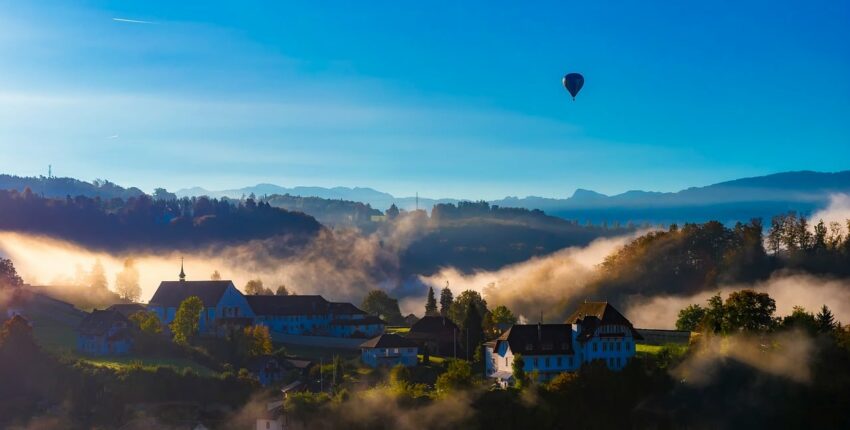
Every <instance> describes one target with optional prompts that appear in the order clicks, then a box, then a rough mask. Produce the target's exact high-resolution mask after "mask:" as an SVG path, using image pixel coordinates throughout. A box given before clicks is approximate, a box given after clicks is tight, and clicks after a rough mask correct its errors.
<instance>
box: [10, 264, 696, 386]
mask: <svg viewBox="0 0 850 430" xmlns="http://www.w3.org/2000/svg"><path fill="white" fill-rule="evenodd" d="M36 296H38V297H40V300H41V301H43V302H50V303H51V304H52V305H53V306H57V304H61V303H63V302H59V301H56V300H53V299H49V298H48V297H47V296H43V295H36ZM28 297H29V298H30V300H32V297H33V295H32V294H29V295H28ZM195 300H197V303H198V308H197V309H196V310H195V311H194V313H195V314H196V315H198V318H197V327H196V328H197V334H198V335H200V336H202V337H210V338H215V337H226V336H228V335H229V334H231V333H233V332H234V330H237V331H241V330H244V329H245V328H247V327H262V328H265V329H266V330H267V332H268V334H269V338H270V340H272V341H275V342H282V343H293V344H302V345H308V346H318V347H335V348H347V349H359V350H360V357H361V361H362V363H363V364H364V365H367V366H371V367H378V366H385V367H392V366H396V365H403V366H416V365H417V364H419V363H420V359H419V357H423V359H424V360H428V357H429V356H432V355H433V356H443V357H462V356H469V351H468V348H469V345H468V339H464V336H465V335H466V334H465V333H464V332H463V331H462V330H461V329H460V328H459V327H458V325H457V324H456V323H455V322H454V321H452V319H450V318H449V317H448V316H442V315H426V316H424V317H423V318H421V319H416V321H415V322H413V323H412V325H411V326H410V327H409V329H407V330H405V331H404V332H403V333H399V334H397V333H388V332H387V330H386V329H387V322H386V321H384V320H383V319H382V318H380V317H379V316H377V315H370V314H368V313H367V312H365V311H363V310H361V309H360V308H358V307H357V306H355V305H353V304H351V303H344V302H331V301H328V300H326V299H325V298H323V297H322V296H318V295H245V294H243V293H242V292H241V291H240V290H239V289H237V288H236V287H235V286H234V284H233V282H232V281H229V280H201V281H191V280H187V279H186V275H185V273H184V271H183V270H182V268H181V271H180V275H179V280H177V281H163V282H161V283H160V285H159V287H158V288H157V290H156V292H155V293H154V295H153V297H152V298H151V299H150V302H149V303H148V304H147V305H142V304H136V303H127V304H116V305H112V306H110V307H108V308H107V309H104V310H97V309H95V310H93V311H92V312H91V313H88V314H85V316H84V317H83V318H82V321H81V322H80V323H79V325H78V326H77V350H78V351H79V352H81V353H84V354H88V355H123V354H129V353H131V352H132V350H133V347H134V337H135V336H134V331H137V330H138V328H136V326H144V324H145V322H144V321H143V322H142V323H141V324H138V321H139V315H142V314H149V315H153V316H155V325H156V326H157V327H156V329H154V330H151V329H148V330H149V331H154V332H157V333H162V336H173V335H174V333H172V332H171V327H174V324H175V321H176V320H177V319H178V318H179V315H180V314H181V312H183V310H182V308H183V307H185V306H186V303H187V302H190V301H195ZM18 302H20V303H23V302H24V301H23V300H18V301H17V302H16V301H15V300H13V301H12V302H11V303H12V305H11V306H9V307H8V308H7V310H6V312H7V317H9V318H12V317H14V316H17V315H20V316H25V315H26V311H24V310H23V308H22V307H18V306H16V305H15V303H18ZM53 303H57V304H53ZM65 306H66V307H68V308H73V306H71V305H67V304H65ZM77 312H79V311H77ZM134 319H135V321H136V322H137V324H134V323H133V320H134ZM499 329H500V330H501V329H504V330H503V332H502V333H501V335H499V336H498V337H497V338H496V339H495V340H493V341H489V342H486V343H484V348H483V350H484V363H485V369H484V370H485V374H486V376H487V377H489V378H492V379H493V381H494V383H496V384H498V385H499V386H502V387H507V386H510V385H512V384H514V382H515V381H514V380H513V374H514V366H515V365H516V363H517V362H518V361H519V362H520V364H521V367H522V368H523V369H524V370H525V371H526V372H528V373H529V374H531V373H534V374H535V375H536V376H535V377H536V378H538V379H539V380H541V381H545V380H549V379H551V378H553V377H554V376H556V375H558V374H559V373H562V372H571V371H576V370H578V369H579V368H580V367H581V366H582V365H583V364H585V363H589V362H592V361H594V360H599V361H601V362H603V363H605V365H606V366H607V367H608V368H609V369H611V370H619V369H622V368H624V367H625V366H626V364H627V363H628V361H629V359H630V358H631V357H633V356H634V355H635V348H636V342H638V341H640V340H643V339H644V338H643V336H642V335H641V333H640V332H639V331H638V330H636V329H635V328H634V327H633V326H632V324H631V323H630V322H629V320H628V319H626V318H625V317H624V316H623V315H622V314H621V313H620V312H619V311H617V310H616V309H615V308H614V307H613V306H612V305H611V304H609V303H606V302H585V303H583V304H581V305H580V306H579V307H578V309H576V311H575V312H574V313H573V314H572V315H571V316H570V317H569V318H568V319H567V321H565V322H564V323H560V324H543V323H538V324H509V325H502V326H501V327H499ZM656 331H657V330H656ZM664 332H671V333H676V332H675V331H664ZM679 333H682V334H684V335H685V336H684V338H681V336H680V339H678V341H682V340H684V342H687V337H688V336H687V334H688V332H679ZM668 340H669V339H668ZM271 361H274V360H271ZM263 366H264V367H263V368H264V369H269V368H270V369H273V370H275V371H276V370H277V369H279V368H281V364H280V363H274V362H265V363H263ZM257 373H258V375H257V376H258V378H260V380H261V381H263V382H264V383H273V382H276V381H277V380H278V379H279V378H277V377H275V376H274V375H269V374H267V373H269V372H264V371H260V372H257Z"/></svg>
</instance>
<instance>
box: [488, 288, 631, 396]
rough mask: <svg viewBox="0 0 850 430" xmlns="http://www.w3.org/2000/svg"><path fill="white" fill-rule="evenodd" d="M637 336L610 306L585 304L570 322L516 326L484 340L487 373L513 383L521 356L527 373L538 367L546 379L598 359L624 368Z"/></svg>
mask: <svg viewBox="0 0 850 430" xmlns="http://www.w3.org/2000/svg"><path fill="white" fill-rule="evenodd" d="M637 339H640V335H639V334H638V333H637V332H636V331H635V329H634V327H632V324H631V323H630V322H629V321H628V320H627V319H626V318H625V317H624V316H623V315H622V314H621V313H620V312H618V311H617V310H616V309H614V308H613V307H612V306H611V305H610V304H608V303H607V302H585V303H583V304H581V306H579V308H578V310H576V311H575V312H574V313H573V314H572V315H570V317H569V318H568V319H567V322H566V323H565V324H525V325H523V324H515V325H514V326H512V327H511V328H510V329H508V330H507V331H506V332H504V333H503V334H502V335H501V336H499V338H498V339H496V340H495V341H493V342H488V343H487V344H485V364H486V372H487V375H488V376H489V377H491V378H494V379H496V380H497V381H498V383H499V384H500V385H502V386H507V385H510V384H511V383H512V382H513V380H512V374H513V360H514V356H515V355H517V354H520V355H522V357H523V361H524V362H525V366H524V370H525V371H526V373H530V372H533V371H537V372H538V374H539V376H540V379H541V380H548V379H551V378H552V377H554V376H555V375H557V374H559V373H562V372H573V371H576V370H578V369H579V368H580V367H581V366H582V364H584V363H589V362H591V361H594V360H601V361H603V362H604V363H605V364H606V365H607V366H608V368H609V369H612V370H620V369H622V368H623V367H625V365H626V364H627V363H628V361H629V359H630V358H631V357H633V356H634V354H635V340H637Z"/></svg>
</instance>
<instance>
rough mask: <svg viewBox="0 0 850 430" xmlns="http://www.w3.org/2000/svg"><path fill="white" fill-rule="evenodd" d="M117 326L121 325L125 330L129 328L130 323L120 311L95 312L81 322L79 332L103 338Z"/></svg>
mask: <svg viewBox="0 0 850 430" xmlns="http://www.w3.org/2000/svg"><path fill="white" fill-rule="evenodd" d="M115 324H121V325H123V326H124V328H127V327H129V325H130V321H129V320H127V317H125V316H124V315H122V314H121V313H120V312H118V311H110V310H102V311H101V310H97V309H95V310H93V311H92V312H91V313H90V314H88V315H87V316H86V317H85V318H83V320H82V321H81V322H80V325H79V327H78V328H77V330H78V331H79V332H80V334H83V335H86V336H103V335H105V334H107V333H108V332H109V329H111V328H112V327H113V325H115Z"/></svg>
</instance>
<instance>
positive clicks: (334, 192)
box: [0, 170, 850, 224]
mask: <svg viewBox="0 0 850 430" xmlns="http://www.w3.org/2000/svg"><path fill="white" fill-rule="evenodd" d="M26 188H30V190H31V191H32V192H33V193H35V194H43V195H45V196H47V197H59V198H64V197H65V196H66V195H69V196H72V197H73V196H76V195H85V196H89V197H101V198H104V199H108V198H114V197H119V198H124V199H126V198H128V197H134V196H138V195H141V194H143V193H142V191H141V190H139V189H138V188H135V187H128V188H124V187H121V186H118V185H116V184H114V183H111V182H108V181H95V182H93V183H88V182H84V181H79V180H77V179H73V178H55V177H53V178H45V177H35V178H33V177H18V176H10V175H0V189H15V190H18V191H19V192H23V191H24V189H26ZM836 193H848V194H850V170H847V171H841V172H835V173H824V172H812V171H798V172H783V173H776V174H772V175H766V176H757V177H752V178H743V179H735V180H732V181H726V182H720V183H717V184H712V185H708V186H703V187H692V188H688V189H685V190H681V191H677V192H654V191H640V190H632V191H627V192H625V193H622V194H616V195H611V196H608V195H605V194H601V193H598V192H595V191H592V190H587V189H581V188H580V189H577V190H576V191H575V192H574V193H573V195H572V196H570V197H566V198H547V197H537V196H528V197H522V198H519V197H505V198H503V199H499V200H492V201H489V203H490V204H491V205H498V206H501V207H518V208H526V209H540V210H543V211H545V212H546V213H547V214H549V215H554V216H557V217H560V218H564V219H569V220H578V221H580V222H582V223H584V222H587V221H590V222H592V223H594V224H601V223H620V224H622V223H628V222H634V223H638V224H643V223H651V224H659V223H660V224H669V223H673V222H679V223H681V222H703V221H707V220H718V221H721V222H724V223H734V222H736V221H747V220H749V219H750V218H753V217H761V218H763V219H765V221H767V220H769V218H770V217H772V216H773V215H776V214H779V213H784V212H787V211H797V212H799V213H803V214H809V213H811V212H812V211H814V210H817V209H819V208H822V207H824V206H826V205H827V204H828V203H829V198H830V196H831V195H832V194H836ZM175 194H176V195H177V197H192V196H202V195H206V196H209V197H218V198H220V197H227V198H232V199H240V198H243V197H247V196H249V195H251V194H254V195H256V196H257V197H269V198H270V201H271V202H272V204H274V205H275V206H280V207H284V208H287V209H290V210H302V211H304V212H307V213H309V214H310V215H312V216H314V217H316V218H318V219H321V220H323V221H324V222H329V223H331V224H337V223H339V222H341V221H340V220H344V219H348V218H351V219H352V220H361V219H368V217H369V216H371V215H370V214H374V212H372V211H371V210H370V209H369V208H358V207H357V204H358V203H362V204H367V205H369V206H371V208H372V209H377V210H380V211H385V210H386V209H387V208H389V207H390V205H392V204H395V205H396V206H398V207H399V208H400V209H406V210H413V209H415V208H416V207H417V204H418V207H419V208H421V209H426V210H430V209H431V208H432V207H433V206H434V205H435V204H456V203H458V202H459V201H460V200H459V199H453V198H440V199H435V198H428V197H419V198H418V199H417V198H416V197H410V196H408V197H396V196H393V195H392V194H389V193H385V192H381V191H378V190H375V189H372V188H361V187H355V188H347V187H334V188H324V187H291V188H288V187H281V186H278V185H274V184H258V185H255V186H250V187H244V188H238V189H231V190H221V191H214V190H207V189H204V188H200V187H194V188H188V189H182V190H179V191H177V192H176V193H175ZM286 195H289V196H293V197H295V196H297V197H306V198H318V199H325V200H335V201H345V202H348V203H346V204H344V205H341V204H336V203H334V202H328V203H322V202H321V201H304V200H303V199H302V200H298V199H292V198H289V197H286V198H280V197H279V198H276V199H271V198H272V197H273V196H286ZM332 203H334V204H332ZM328 208H333V211H334V212H333V213H325V212H326V211H328V210H330V209H328ZM341 217H342V218H341ZM343 223H345V222H343Z"/></svg>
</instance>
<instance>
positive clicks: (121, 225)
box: [0, 188, 321, 249]
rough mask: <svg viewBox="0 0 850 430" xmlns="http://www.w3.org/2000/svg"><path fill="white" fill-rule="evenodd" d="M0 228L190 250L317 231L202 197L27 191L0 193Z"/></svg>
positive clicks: (276, 213) (265, 209)
mask: <svg viewBox="0 0 850 430" xmlns="http://www.w3.org/2000/svg"><path fill="white" fill-rule="evenodd" d="M0 207H3V211H0V229H2V230H12V231H20V232H25V233H36V234H46V235H50V236H54V237H58V238H62V239H66V240H70V241H73V242H77V243H80V244H83V245H87V246H91V247H96V248H101V249H116V248H121V247H129V246H133V247H143V246H194V245H198V244H202V243H208V242H214V241H219V242H229V241H244V240H250V239H257V238H265V237H269V236H275V235H287V236H288V237H291V238H293V239H294V240H296V242H297V241H298V239H299V238H300V240H302V241H303V240H306V239H308V238H310V237H312V236H314V235H315V234H316V233H318V231H319V230H320V229H321V224H319V223H318V222H317V221H316V220H315V219H314V218H312V217H310V216H308V215H305V214H303V213H297V212H290V211H287V210H284V209H279V208H275V207H272V206H271V205H269V204H268V203H265V202H257V201H255V200H253V199H247V200H245V201H244V202H231V201H226V200H218V199H210V198H207V197H197V198H183V199H174V200H164V199H153V198H151V197H149V196H147V195H144V194H143V195H139V196H136V197H129V198H127V199H122V198H117V197H116V198H110V199H102V198H100V197H94V198H91V197H85V196H81V195H80V196H77V197H71V196H70V195H68V196H66V197H65V198H64V199H54V198H43V197H41V196H39V195H37V194H35V193H34V192H33V191H32V190H31V189H29V188H27V189H25V190H24V191H23V192H18V191H16V190H11V191H7V190H0Z"/></svg>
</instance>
